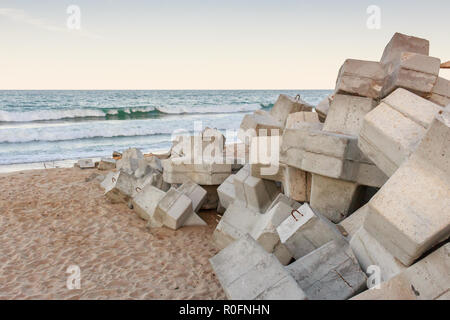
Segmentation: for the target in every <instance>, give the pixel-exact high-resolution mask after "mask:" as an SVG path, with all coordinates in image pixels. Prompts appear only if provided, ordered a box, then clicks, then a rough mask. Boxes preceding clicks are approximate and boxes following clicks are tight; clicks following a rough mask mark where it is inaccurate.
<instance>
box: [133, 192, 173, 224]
mask: <svg viewBox="0 0 450 320" xmlns="http://www.w3.org/2000/svg"><path fill="white" fill-rule="evenodd" d="M165 195H166V193H165V192H164V191H162V190H160V189H158V188H156V187H154V186H152V185H151V184H148V185H146V186H145V187H144V188H143V189H142V190H141V191H140V192H138V193H137V194H136V195H135V196H134V197H133V199H132V204H133V208H134V210H135V211H136V213H137V214H138V215H139V217H141V218H142V219H144V220H146V221H149V220H152V221H151V224H152V225H153V226H156V225H158V226H161V225H159V224H157V223H156V221H154V214H155V210H156V207H157V205H158V203H159V201H160V200H161V199H162V198H164V196H165Z"/></svg>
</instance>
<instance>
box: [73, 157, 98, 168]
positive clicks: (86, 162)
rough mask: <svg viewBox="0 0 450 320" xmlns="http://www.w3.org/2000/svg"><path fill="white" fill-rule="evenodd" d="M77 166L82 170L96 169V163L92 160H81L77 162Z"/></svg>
mask: <svg viewBox="0 0 450 320" xmlns="http://www.w3.org/2000/svg"><path fill="white" fill-rule="evenodd" d="M77 166H78V167H79V168H80V169H93V168H95V163H94V161H92V159H80V160H78V161H77Z"/></svg>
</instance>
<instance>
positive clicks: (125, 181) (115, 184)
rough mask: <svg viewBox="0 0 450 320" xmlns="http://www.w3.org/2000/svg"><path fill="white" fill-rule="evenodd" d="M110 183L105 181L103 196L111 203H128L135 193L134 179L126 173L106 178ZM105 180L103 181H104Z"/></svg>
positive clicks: (120, 172) (121, 172)
mask: <svg viewBox="0 0 450 320" xmlns="http://www.w3.org/2000/svg"><path fill="white" fill-rule="evenodd" d="M109 178H111V180H110V181H111V182H109V181H105V184H104V185H105V186H106V189H105V196H106V197H107V198H108V199H109V200H110V201H111V202H112V203H120V202H124V203H128V201H129V200H130V199H131V197H132V196H133V193H134V192H135V185H136V179H135V178H134V177H133V176H131V175H129V174H128V173H126V172H123V171H119V172H118V173H117V174H116V175H113V176H107V178H106V179H109ZM106 179H105V180H106Z"/></svg>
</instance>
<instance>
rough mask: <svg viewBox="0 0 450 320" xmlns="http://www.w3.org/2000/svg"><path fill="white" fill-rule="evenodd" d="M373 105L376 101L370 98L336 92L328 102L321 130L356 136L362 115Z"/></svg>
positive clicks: (360, 125) (362, 118) (361, 121)
mask: <svg viewBox="0 0 450 320" xmlns="http://www.w3.org/2000/svg"><path fill="white" fill-rule="evenodd" d="M375 106H376V102H375V100H373V99H371V98H365V97H357V96H348V95H343V94H336V95H335V97H334V99H333V101H332V102H331V104H330V109H329V110H328V115H327V119H326V120H325V124H324V126H323V130H324V131H328V132H334V133H341V134H347V135H353V136H357V135H358V134H359V130H360V129H361V127H362V124H363V120H364V116H365V115H366V114H367V113H368V112H370V111H371V110H372V109H373V108H374V107H375Z"/></svg>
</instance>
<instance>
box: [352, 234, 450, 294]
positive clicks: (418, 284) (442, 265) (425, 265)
mask: <svg viewBox="0 0 450 320" xmlns="http://www.w3.org/2000/svg"><path fill="white" fill-rule="evenodd" d="M449 270H450V244H449V243H447V244H445V245H444V246H442V247H441V248H439V249H437V250H435V251H434V252H432V253H431V254H429V255H428V256H426V257H425V258H423V259H422V260H420V261H419V262H417V263H415V264H414V265H413V266H411V267H409V268H408V269H406V270H404V271H403V272H402V273H400V274H398V275H397V276H395V277H394V278H392V279H390V280H389V281H387V282H383V283H381V285H380V288H379V289H372V290H367V291H364V292H363V293H361V294H359V295H357V296H356V297H354V298H353V299H355V300H439V299H443V300H448V299H449V291H450V290H449V288H450V273H449V272H448V271H449Z"/></svg>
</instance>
